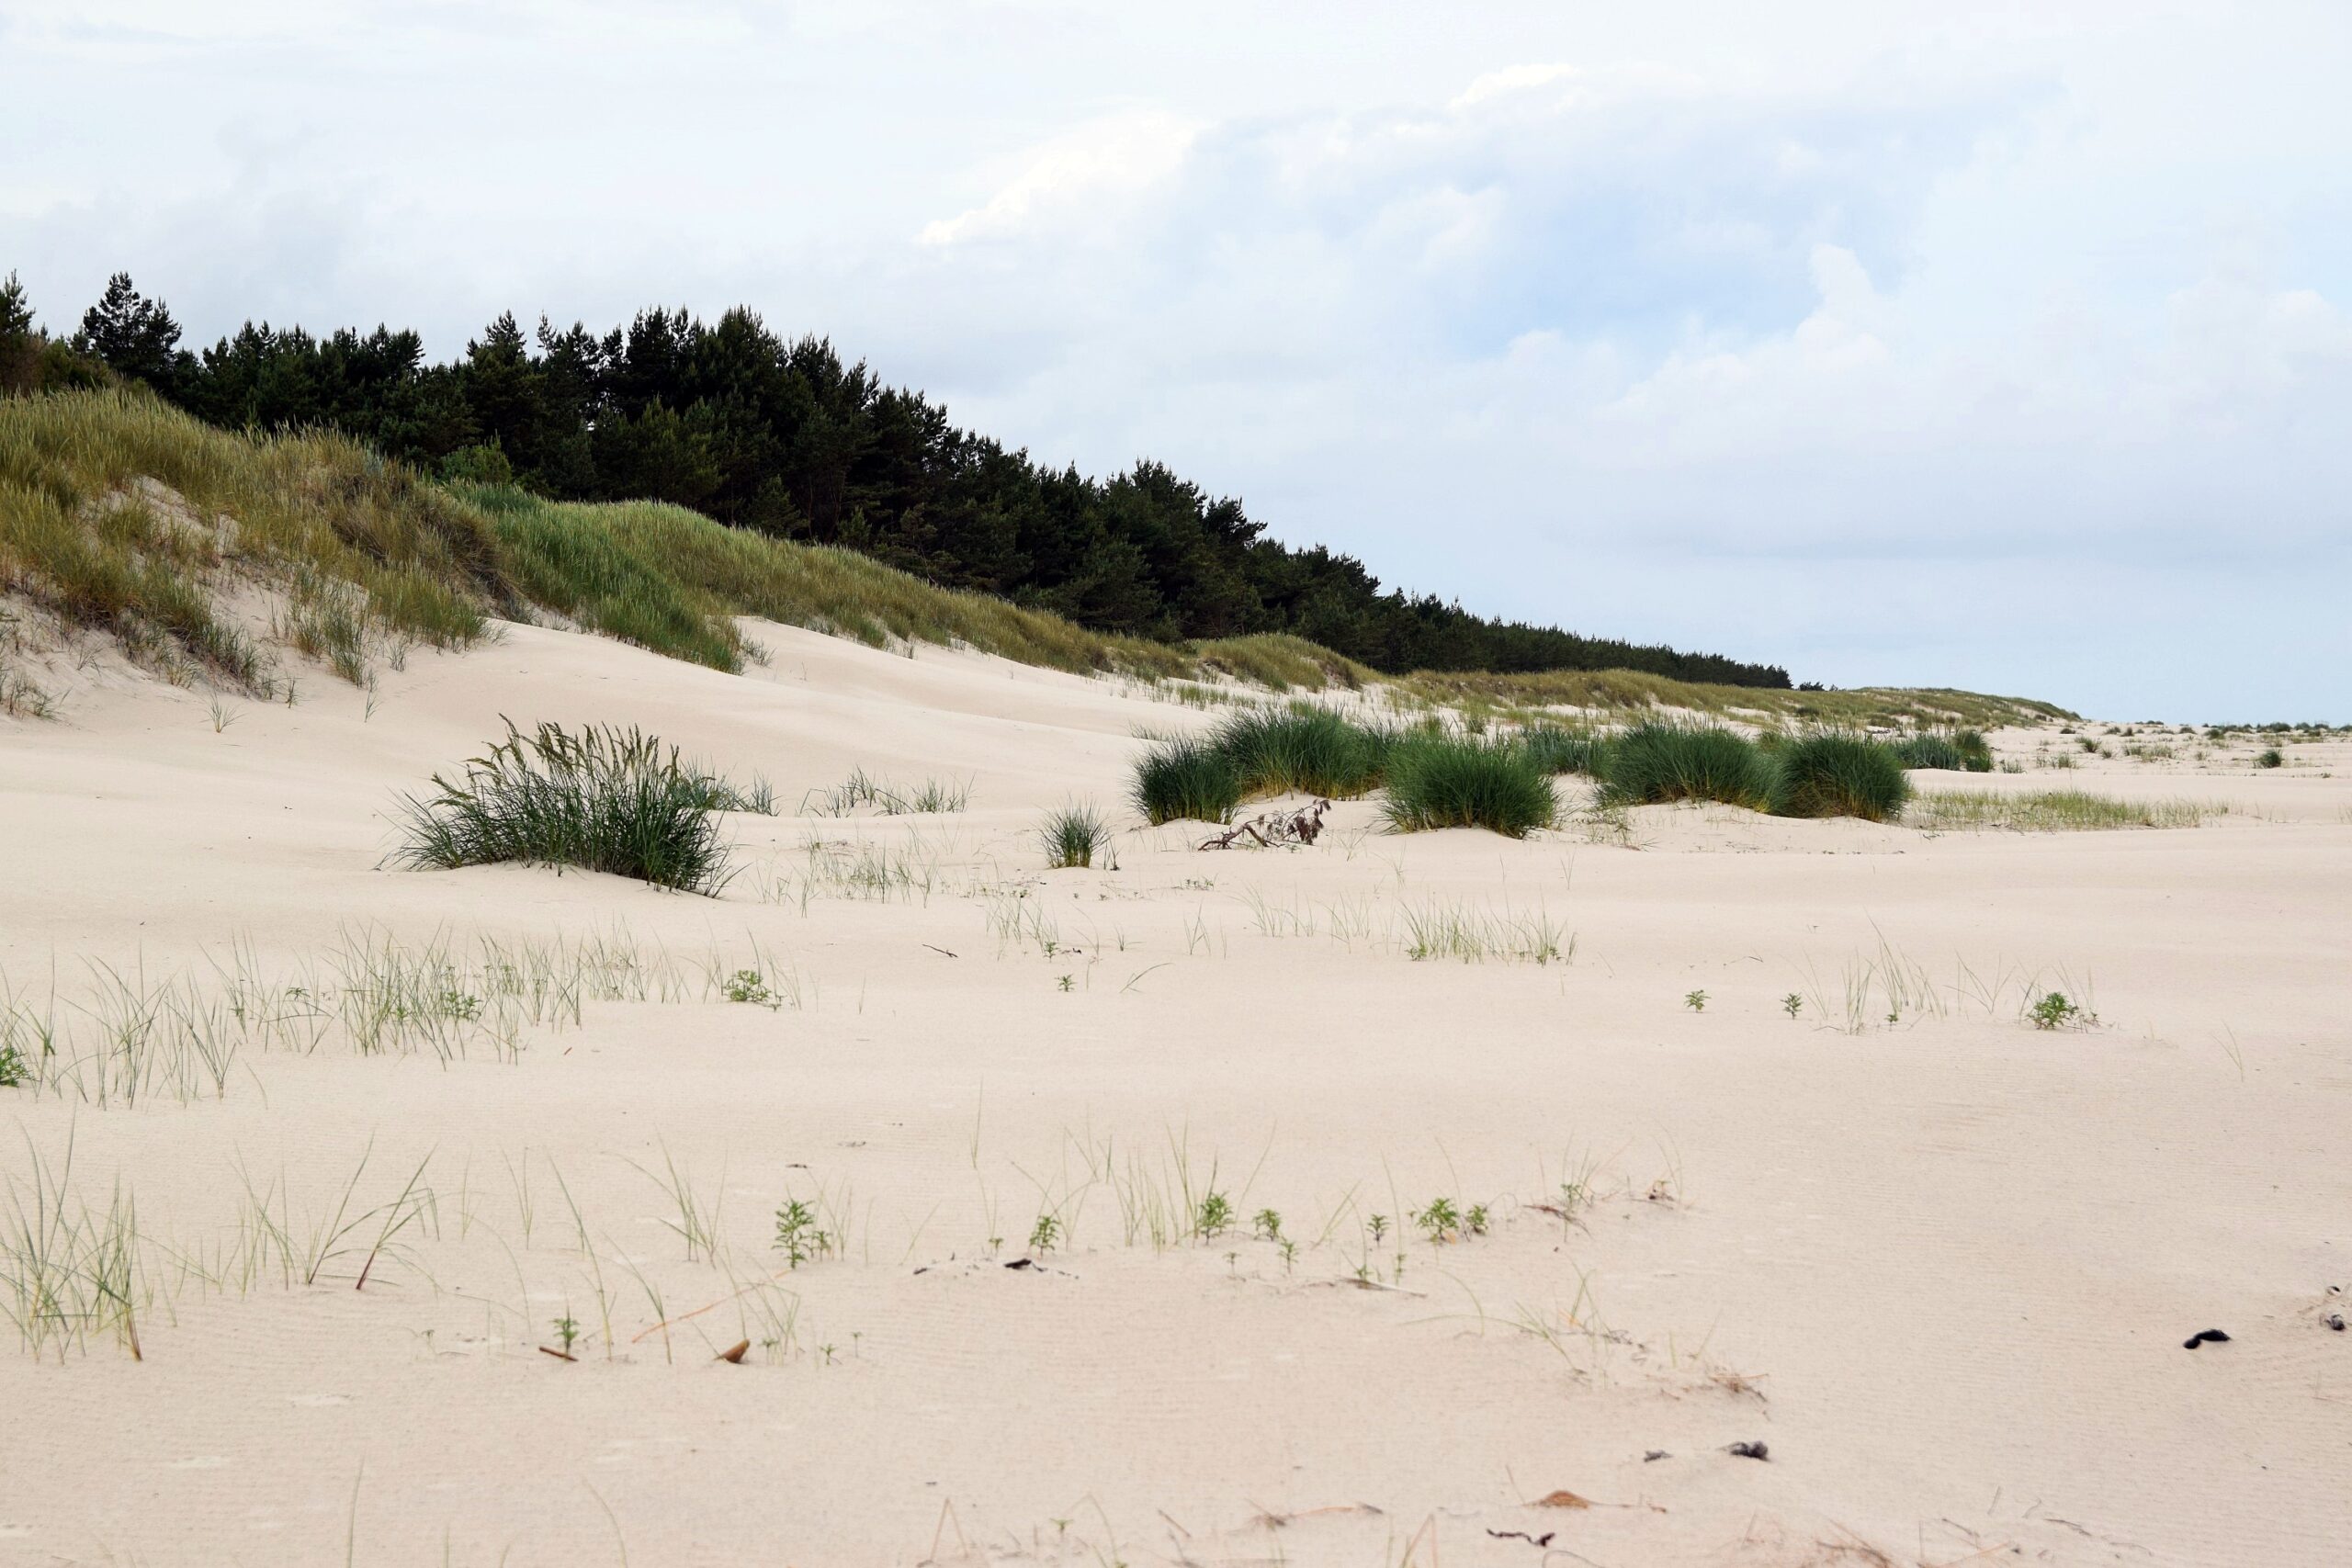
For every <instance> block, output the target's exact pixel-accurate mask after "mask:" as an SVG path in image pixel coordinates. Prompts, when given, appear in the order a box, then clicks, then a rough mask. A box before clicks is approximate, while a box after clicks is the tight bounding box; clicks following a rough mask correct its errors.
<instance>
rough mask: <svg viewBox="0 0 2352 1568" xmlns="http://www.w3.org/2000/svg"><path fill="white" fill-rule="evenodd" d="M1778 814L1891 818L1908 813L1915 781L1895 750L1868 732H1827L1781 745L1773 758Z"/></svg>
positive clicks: (1873, 819)
mask: <svg viewBox="0 0 2352 1568" xmlns="http://www.w3.org/2000/svg"><path fill="white" fill-rule="evenodd" d="M1772 768H1773V776H1772V799H1771V808H1772V814H1773V815H1774V816H1776V817H1860V818H1863V819H1864V820H1866V821H1871V822H1888V821H1892V820H1894V818H1897V817H1899V816H1901V815H1902V814H1903V807H1904V805H1905V803H1906V802H1907V801H1909V800H1910V798H1911V783H1910V781H1909V780H1908V779H1906V778H1905V777H1904V776H1903V761H1902V759H1901V758H1900V757H1898V756H1897V755H1896V754H1895V752H1894V749H1893V748H1891V747H1887V746H1882V745H1880V744H1879V743H1878V742H1877V741H1875V740H1872V739H1869V738H1868V737H1866V736H1860V735H1846V734H1840V733H1838V732H1837V731H1834V730H1830V731H1824V732H1822V733H1820V734H1816V735H1808V736H1804V737H1803V738H1802V739H1795V740H1792V741H1790V742H1789V743H1788V744H1786V745H1784V746H1782V747H1781V750H1780V752H1779V754H1778V755H1776V756H1775V757H1774V758H1773V759H1772Z"/></svg>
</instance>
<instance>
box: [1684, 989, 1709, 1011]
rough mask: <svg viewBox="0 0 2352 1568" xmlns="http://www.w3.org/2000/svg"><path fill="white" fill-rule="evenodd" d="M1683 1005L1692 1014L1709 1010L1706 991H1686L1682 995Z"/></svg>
mask: <svg viewBox="0 0 2352 1568" xmlns="http://www.w3.org/2000/svg"><path fill="white" fill-rule="evenodd" d="M1682 1005H1683V1006H1684V1007H1687V1008H1689V1009H1690V1010H1691V1011H1692V1012H1704V1011H1706V1010H1707V993H1706V992H1704V991H1685V992H1684V993H1683V994H1682Z"/></svg>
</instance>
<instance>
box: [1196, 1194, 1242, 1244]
mask: <svg viewBox="0 0 2352 1568" xmlns="http://www.w3.org/2000/svg"><path fill="white" fill-rule="evenodd" d="M1232 1224H1233V1201H1232V1200H1231V1199H1229V1198H1227V1196H1226V1195H1225V1194H1224V1193H1222V1192H1215V1191H1212V1192H1210V1193H1209V1194H1208V1195H1207V1196H1206V1197H1204V1198H1203V1199H1202V1200H1201V1206H1200V1208H1199V1209H1198V1210H1197V1211H1196V1212H1195V1213H1193V1229H1194V1230H1196V1231H1198V1232H1200V1233H1201V1235H1204V1236H1210V1235H1224V1234H1225V1233H1226V1231H1227V1230H1228V1229H1230V1228H1231V1227H1232Z"/></svg>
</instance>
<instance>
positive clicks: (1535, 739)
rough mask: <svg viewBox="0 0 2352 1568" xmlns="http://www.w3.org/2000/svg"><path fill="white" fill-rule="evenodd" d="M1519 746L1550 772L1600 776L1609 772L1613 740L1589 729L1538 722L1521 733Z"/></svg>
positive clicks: (1537, 764) (1592, 776) (1534, 761)
mask: <svg viewBox="0 0 2352 1568" xmlns="http://www.w3.org/2000/svg"><path fill="white" fill-rule="evenodd" d="M1519 745H1520V747H1521V749H1522V750H1525V751H1526V753H1527V755H1528V759H1529V760H1530V761H1532V762H1533V763H1534V764H1535V765H1536V766H1537V767H1539V768H1541V769H1543V770H1544V772H1545V773H1582V774H1583V775H1584V776H1585V777H1587V778H1599V777H1600V776H1601V775H1602V774H1603V773H1606V772H1607V771H1608V765H1609V742H1608V740H1607V739H1604V738H1603V737H1601V736H1599V735H1595V734H1594V733H1593V732H1592V731H1590V730H1589V729H1560V728H1555V727H1553V726H1551V725H1535V726H1532V727H1531V728H1526V729H1522V730H1521V731H1520V732H1519Z"/></svg>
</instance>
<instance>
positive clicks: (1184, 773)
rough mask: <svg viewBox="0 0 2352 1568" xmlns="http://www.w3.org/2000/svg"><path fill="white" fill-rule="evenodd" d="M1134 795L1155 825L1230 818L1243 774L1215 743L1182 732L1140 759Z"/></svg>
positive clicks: (1239, 800)
mask: <svg viewBox="0 0 2352 1568" xmlns="http://www.w3.org/2000/svg"><path fill="white" fill-rule="evenodd" d="M1133 798H1134V801H1135V807H1136V810H1137V811H1140V812H1141V813H1143V819H1144V820H1145V821H1147V822H1148V823H1150V824H1151V825H1152V826H1153V827H1155V828H1156V827H1158V826H1159V824H1161V823H1162V822H1175V821H1180V820H1190V821H1196V822H1230V821H1231V820H1233V808H1234V807H1237V806H1238V805H1240V804H1241V773H1240V771H1239V770H1238V769H1237V768H1236V767H1235V766H1234V765H1233V759H1232V758H1231V757H1229V756H1227V754H1226V753H1225V752H1224V751H1222V750H1219V749H1218V748H1216V746H1214V745H1211V744H1210V743H1209V742H1207V741H1205V740H1203V739H1199V738H1197V737H1195V736H1190V735H1180V736H1176V737H1174V738H1172V739H1166V740H1161V741H1159V742H1157V743H1156V744H1154V745H1153V747H1152V748H1151V750H1148V751H1146V752H1145V753H1144V754H1143V755H1142V756H1141V757H1139V758H1137V759H1136V782H1135V788H1134V791H1133Z"/></svg>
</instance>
